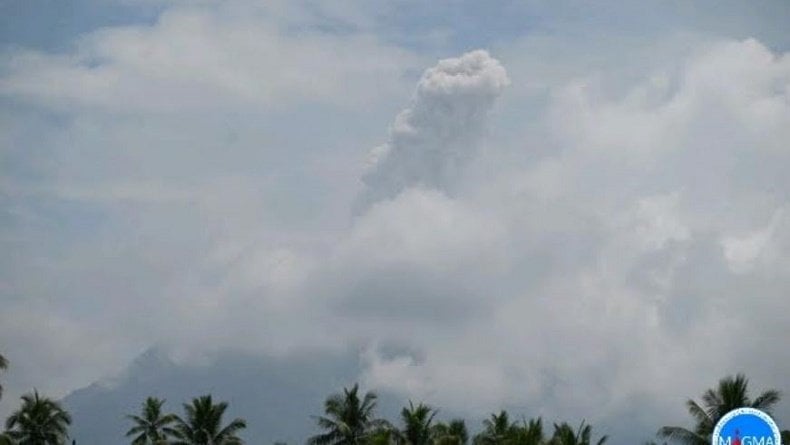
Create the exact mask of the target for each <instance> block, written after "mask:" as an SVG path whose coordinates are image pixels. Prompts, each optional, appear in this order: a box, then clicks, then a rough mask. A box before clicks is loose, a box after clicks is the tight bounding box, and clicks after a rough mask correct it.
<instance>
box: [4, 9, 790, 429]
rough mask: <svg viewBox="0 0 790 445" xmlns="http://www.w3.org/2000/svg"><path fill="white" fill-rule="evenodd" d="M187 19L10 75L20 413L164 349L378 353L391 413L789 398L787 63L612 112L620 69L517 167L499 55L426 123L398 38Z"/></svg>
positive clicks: (473, 65) (743, 63) (741, 66)
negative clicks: (756, 394)
mask: <svg viewBox="0 0 790 445" xmlns="http://www.w3.org/2000/svg"><path fill="white" fill-rule="evenodd" d="M177 11H179V10H177ZM177 11H176V12H171V13H168V14H165V15H163V16H162V17H161V18H160V20H159V21H158V22H157V23H155V24H153V25H150V26H140V27H128V28H123V29H107V30H102V31H101V32H97V33H94V34H91V36H90V37H89V38H86V39H84V40H83V41H82V42H81V43H80V45H78V47H77V48H76V49H75V50H74V51H75V52H74V53H69V54H68V55H52V54H46V53H40V52H33V51H25V52H20V53H18V54H15V55H14V57H11V58H8V59H7V60H6V62H5V63H4V65H3V70H2V77H0V94H2V96H3V98H4V100H6V101H10V102H11V103H13V104H15V107H14V108H13V109H12V110H17V111H14V112H12V111H11V110H9V109H8V108H6V109H5V111H3V116H4V119H3V121H4V123H3V124H2V125H3V128H4V130H5V131H2V134H3V136H2V139H1V140H0V144H2V150H3V156H4V157H5V158H6V159H8V162H9V164H6V165H12V166H13V168H8V169H4V172H3V174H2V183H3V195H2V199H3V201H4V208H5V209H6V211H5V213H4V215H5V216H4V218H5V219H4V223H3V226H2V232H0V236H1V237H2V238H1V239H2V243H3V248H4V250H5V251H6V252H7V255H4V256H3V260H2V261H3V268H2V270H3V275H2V289H1V290H2V293H3V305H4V309H3V311H2V312H0V337H1V338H4V339H12V340H13V341H11V342H9V346H8V353H7V355H8V356H9V358H10V359H11V360H12V363H14V365H15V366H18V367H19V368H18V369H19V371H18V372H16V371H15V372H14V373H12V374H9V382H10V384H9V388H11V390H10V393H9V398H11V397H14V396H15V395H16V394H18V393H20V392H21V391H23V390H24V389H27V387H29V386H32V385H34V384H36V385H41V384H40V383H39V382H41V381H46V382H48V383H47V384H46V385H49V386H48V387H47V388H44V389H46V390H52V391H55V392H58V391H60V392H63V391H66V390H68V389H70V388H73V387H74V386H77V385H79V384H85V383H87V382H89V381H90V380H92V379H95V378H96V377H97V376H98V375H101V374H104V373H112V372H115V371H117V370H118V369H119V368H120V367H121V364H122V363H123V362H124V361H125V360H128V359H129V358H130V357H132V356H133V355H134V354H135V353H136V351H139V350H140V349H143V348H145V347H147V346H148V345H150V344H154V343H159V344H163V345H166V346H168V347H169V348H170V349H171V350H172V351H173V355H174V356H176V358H177V359H179V360H196V359H200V358H201V356H202V355H203V354H205V353H206V352H207V351H213V350H219V349H223V348H228V347H232V348H238V349H244V350H248V351H253V352H256V353H263V354H267V355H299V354H303V353H309V352H310V351H314V350H321V351H330V352H331V351H335V352H340V351H347V350H349V348H350V349H352V350H359V351H362V352H361V357H362V360H363V364H364V366H363V370H362V372H361V374H360V375H359V378H360V380H361V381H362V382H363V383H364V384H365V385H367V386H368V387H371V388H381V389H385V390H389V391H394V392H397V393H399V394H402V395H403V396H405V397H411V398H414V399H427V400H429V401H431V402H432V403H435V404H437V405H440V406H445V407H448V408H450V409H453V410H457V411H459V412H464V410H468V411H469V412H474V413H479V412H484V411H486V410H494V409H496V408H498V407H500V406H503V405H507V406H515V407H522V408H523V409H524V411H525V412H526V413H527V414H529V415H538V414H544V415H546V416H548V417H551V418H565V419H573V418H581V417H586V418H588V419H589V420H591V421H593V422H603V423H604V424H605V425H609V426H610V427H611V428H612V429H613V430H615V431H617V429H618V428H621V429H627V428H631V427H618V426H617V425H618V423H617V422H615V421H614V420H613V419H614V418H615V417H616V416H619V415H623V414H624V413H629V412H630V414H628V415H630V416H632V417H631V419H632V422H631V423H629V425H635V426H634V427H633V428H641V427H644V428H646V429H647V430H648V431H652V429H653V428H654V427H655V426H657V425H655V424H654V422H655V419H656V418H658V419H666V422H670V421H673V420H677V419H679V418H682V415H683V412H682V402H683V399H684V398H685V397H688V396H691V395H695V394H698V393H700V392H701V391H702V389H704V388H706V387H708V386H710V385H712V384H713V382H714V381H715V380H716V379H718V378H719V377H720V376H722V375H725V374H727V373H732V372H736V371H744V372H747V373H748V374H749V376H750V377H752V379H753V381H754V382H757V383H758V386H759V385H764V386H776V387H779V388H784V387H785V385H784V383H786V381H785V379H784V376H786V375H787V374H788V372H790V351H789V350H788V349H787V348H786V347H785V345H784V343H783V342H784V339H785V338H786V337H787V335H788V325H787V322H786V313H787V311H788V309H790V301H789V300H788V298H787V289H788V285H790V266H788V265H789V264H790V262H789V261H790V236H788V233H790V230H789V229H790V219H789V218H790V216H788V212H787V210H786V207H787V202H788V195H790V180H788V176H787V174H786V172H785V170H786V166H787V165H790V152H789V151H788V149H787V143H788V141H790V56H788V55H787V54H783V53H779V52H776V51H772V50H770V49H768V48H766V47H765V46H764V45H763V44H762V43H760V42H759V41H757V40H754V39H747V40H737V41H736V40H732V41H731V40H727V41H717V42H715V44H710V45H701V46H700V47H699V48H698V50H696V51H692V52H690V55H689V56H688V57H687V58H685V59H683V60H680V61H676V62H677V63H675V64H674V65H672V66H667V67H666V70H658V71H656V72H651V73H644V75H643V76H642V77H641V78H640V80H639V81H638V82H637V83H635V84H629V85H626V86H623V87H622V88H619V89H617V90H616V91H614V92H613V91H612V90H611V89H608V88H604V87H603V83H604V81H605V78H606V73H605V72H604V73H601V74H599V75H598V76H590V77H577V78H575V79H574V80H572V81H569V82H566V83H563V84H562V85H560V86H554V85H552V86H548V87H546V88H545V90H543V91H542V94H544V95H545V97H546V102H545V107H543V108H541V109H539V111H538V112H537V113H536V112H531V113H525V116H535V115H539V116H540V117H539V118H537V120H536V121H532V122H525V123H524V124H525V128H535V127H540V128H541V129H542V131H541V133H540V134H537V135H536V134H526V133H525V134H520V135H519V137H517V138H515V140H510V141H506V142H502V143H498V144H496V145H494V144H491V143H490V142H489V141H490V140H492V139H489V132H490V127H489V126H488V124H489V123H490V121H491V119H492V113H496V112H497V110H498V109H497V100H498V98H500V97H507V95H508V91H509V88H513V89H518V88H519V86H520V82H523V81H524V79H521V78H515V77H513V76H512V75H511V76H510V77H509V76H508V73H507V72H506V69H507V62H506V61H504V62H500V61H498V60H497V59H496V58H495V57H494V56H492V55H490V54H489V53H487V52H485V51H480V50H478V51H472V52H468V53H465V54H461V55H459V56H458V57H455V58H448V59H444V60H441V61H439V62H438V63H436V64H435V65H434V66H433V67H431V68H428V69H427V70H426V71H425V72H424V73H423V75H422V76H421V77H420V78H419V79H411V80H414V81H416V82H417V88H416V91H414V92H413V95H412V98H411V100H410V101H404V100H402V95H403V94H404V92H407V91H409V89H410V88H411V86H410V85H408V84H406V81H405V80H404V79H406V80H409V79H410V78H409V74H408V73H409V72H410V71H409V70H411V69H413V68H414V66H416V61H417V60H419V57H416V56H414V55H412V54H409V53H408V52H406V51H403V50H399V49H396V48H394V47H391V46H388V44H386V43H383V42H381V41H379V40H377V39H376V38H374V37H372V36H363V37H358V36H354V35H351V36H344V35H342V34H339V35H338V36H336V37H335V38H336V39H338V41H330V42H326V41H324V40H320V39H311V38H309V37H299V38H298V37H295V36H293V35H289V34H288V33H285V32H284V31H282V30H278V29H275V28H272V29H269V28H266V27H265V23H266V22H256V21H255V20H256V18H255V16H254V15H252V16H250V15H248V14H240V16H243V17H246V18H244V19H240V20H241V23H242V25H245V24H247V25H249V28H244V29H246V30H247V31H248V32H242V31H239V32H230V31H229V30H230V29H231V28H230V27H229V26H230V25H228V23H229V21H230V20H231V18H233V19H239V17H235V16H232V17H228V16H222V18H220V19H217V18H212V17H213V16H206V15H202V14H201V13H199V12H195V11H193V10H191V9H188V8H186V9H184V10H181V12H177ZM250 17H251V18H250ZM245 20H246V21H245ZM250 23H252V24H250ZM261 23H263V25H261ZM245 26H246V25H245ZM233 29H236V28H233ZM261 33H262V34H261ZM268 33H270V34H268ZM271 35H276V36H278V38H279V39H282V41H280V44H281V45H282V47H278V49H272V48H269V47H267V46H266V45H263V46H254V45H252V44H251V42H252V41H254V42H270V41H271V39H269V38H267V37H269V36H271ZM186 36H190V39H191V38H192V37H194V36H203V37H200V38H201V39H202V38H205V39H207V40H206V41H202V40H201V41H199V42H197V43H196V42H195V41H193V40H190V39H187V40H183V39H185V38H186ZM347 39H350V40H348V41H347ZM185 41H188V42H190V44H196V45H197V46H198V49H200V48H203V49H207V50H214V52H211V51H209V52H205V51H195V52H183V51H180V50H179V48H180V47H179V42H182V43H183V42H185ZM349 43H350V44H353V45H356V46H351V47H350V48H351V49H348V52H345V53H341V54H339V55H337V54H334V53H333V51H334V49H335V48H337V47H339V46H340V45H341V44H342V45H346V44H349ZM343 47H344V48H349V47H347V46H343ZM231 48H234V49H236V51H238V52H239V54H237V55H236V56H234V54H233V53H229V52H228V50H229V49H231ZM267 48H268V49H267ZM283 48H285V49H283ZM289 48H290V49H289ZM269 50H271V51H270V52H268V51H269ZM281 51H282V52H281ZM357 53H358V54H357ZM241 54H244V55H245V57H241ZM279 54H285V55H286V56H285V57H288V58H287V60H283V59H276V56H277V55H279ZM367 54H375V55H376V57H377V58H376V59H372V60H371V59H369V58H367V57H366V55H367ZM220 55H221V56H222V57H221V60H220V59H218V57H220ZM307 55H312V57H307ZM330 55H332V56H335V55H337V56H338V57H335V58H333V57H330ZM176 56H177V57H176ZM273 57H274V58H275V59H276V60H279V63H277V64H274V63H269V62H268V60H275V59H272V58H273ZM326 64H329V66H327V65H326ZM259 65H260V66H259ZM206 67H213V68H212V69H210V70H208V69H204V68H206ZM272 67H274V68H272ZM278 67H279V68H278ZM283 67H284V68H283ZM280 68H282V69H280ZM286 68H287V69H286ZM325 69H326V70H328V71H325ZM185 72H191V73H195V75H194V76H189V79H187V80H184V79H182V78H181V77H179V76H182V75H183V74H184V73H185ZM316 72H321V73H323V74H322V75H321V76H318V78H320V79H321V82H320V83H318V84H313V82H312V80H311V79H314V78H315V74H314V73H316ZM259 76H260V77H259ZM305 79H308V80H310V81H305ZM371 79H375V80H371ZM411 80H409V82H411ZM302 81H304V82H302ZM379 87H382V88H383V90H379V89H378V88H379ZM276 101H280V102H278V103H277V105H273V104H274V103H275V102H276ZM333 101H336V102H337V104H339V105H337V107H338V108H337V109H338V110H341V111H338V112H337V113H340V115H339V116H338V115H337V113H335V112H331V111H328V112H326V113H323V111H322V110H329V109H332V108H331V107H332V105H327V104H331V103H333ZM377 101H378V102H377ZM383 103H386V104H387V105H382V104H383ZM397 103H400V104H402V106H403V107H404V108H403V109H402V111H400V112H396V111H395V110H394V108H392V107H393V106H392V105H391V104H397ZM376 104H378V105H377V106H379V107H382V108H380V109H383V110H385V111H387V113H385V112H383V111H379V112H376V113H374V114H375V115H374V116H367V115H368V114H370V113H368V111H367V108H366V107H373V105H376ZM17 107H18V108H17ZM323 107H325V108H323ZM315 109H317V110H318V112H315V111H309V110H315ZM229 110H241V111H236V112H234V111H229ZM283 110H286V111H283ZM507 110H508V111H512V110H513V106H512V104H511V105H509V106H508V108H507ZM14 115H16V116H14ZM283 116H286V117H287V118H286V117H283ZM381 116H384V117H381ZM499 117H502V116H499ZM365 118H367V119H369V120H366V121H364V124H360V125H359V127H360V129H359V132H360V136H358V137H355V136H350V135H349V132H350V133H353V132H354V131H355V129H354V127H355V125H354V124H355V123H356V122H362V120H363V119H365ZM311 119H312V120H311ZM333 119H334V120H333ZM386 119H389V120H390V121H391V125H390V131H389V136H387V135H385V134H384V133H383V130H384V129H385V128H386ZM392 119H394V120H392ZM507 119H509V120H511V121H512V120H518V119H520V117H519V116H515V117H514V116H507ZM524 119H527V118H524ZM278 122H288V125H289V126H288V125H286V126H285V127H280V126H279V125H277V124H278ZM305 122H315V125H309V124H306V123H305ZM371 124H375V125H376V126H377V127H374V130H370V129H369V128H368V127H370V125H371ZM527 124H528V125H527ZM311 132H314V134H312V133H311ZM311 134H312V136H311ZM377 135H378V136H377ZM376 140H378V141H379V142H381V141H384V143H383V145H381V144H378V145H377V144H376V143H375V141H376ZM497 140H499V139H497ZM360 141H364V142H365V143H369V145H367V146H364V147H361V148H359V149H351V148H349V147H353V146H355V145H354V144H357V145H356V146H357V147H358V146H359V144H360ZM22 147H25V148H22ZM371 147H377V148H372V149H371ZM365 150H370V153H369V156H368V160H369V163H368V165H366V166H363V165H362V164H363V162H362V159H363V158H364V155H365V154H364V153H363V151H365ZM529 154H534V155H529ZM75 350H80V351H81V352H80V353H79V354H76V353H75ZM86 369H90V371H89V372H86V371H85V370H86ZM53 370H57V372H56V371H53ZM53 372H56V373H57V376H53V375H52V373H53ZM637 406H639V407H641V409H642V410H643V412H640V413H639V414H634V411H633V410H634V408H635V407H637ZM645 412H646V413H648V414H645ZM306 414H308V413H306ZM781 416H783V417H780V419H785V418H788V416H787V413H786V412H782V413H781Z"/></svg>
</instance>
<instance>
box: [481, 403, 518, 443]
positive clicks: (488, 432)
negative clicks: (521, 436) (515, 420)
mask: <svg viewBox="0 0 790 445" xmlns="http://www.w3.org/2000/svg"><path fill="white" fill-rule="evenodd" d="M516 428H517V425H515V424H511V423H510V416H509V415H508V413H507V411H505V410H502V411H500V412H499V414H491V417H489V418H488V419H486V420H484V421H483V431H482V432H481V433H480V434H478V435H477V436H475V440H474V441H475V444H477V445H503V444H506V443H508V442H509V441H510V440H511V439H512V438H513V435H514V433H515V429H516Z"/></svg>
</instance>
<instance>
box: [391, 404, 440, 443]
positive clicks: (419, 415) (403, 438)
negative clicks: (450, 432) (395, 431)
mask: <svg viewBox="0 0 790 445" xmlns="http://www.w3.org/2000/svg"><path fill="white" fill-rule="evenodd" d="M400 416H401V420H402V421H403V429H402V430H401V431H400V432H399V439H400V442H401V443H402V444H405V445H430V443H431V436H432V434H431V433H432V429H431V426H432V425H431V424H432V423H433V418H434V416H436V410H435V409H433V408H431V407H430V406H428V405H425V404H422V403H420V404H418V405H417V406H414V404H413V403H412V402H411V400H410V401H409V406H408V407H404V408H403V410H401V412H400Z"/></svg>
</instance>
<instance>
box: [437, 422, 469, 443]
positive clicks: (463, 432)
mask: <svg viewBox="0 0 790 445" xmlns="http://www.w3.org/2000/svg"><path fill="white" fill-rule="evenodd" d="M433 438H434V443H435V444H436V445H466V443H467V442H469V432H468V431H467V429H466V422H464V420H463V419H453V420H451V421H450V423H442V422H439V423H437V424H436V425H434V426H433Z"/></svg>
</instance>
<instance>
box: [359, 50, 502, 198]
mask: <svg viewBox="0 0 790 445" xmlns="http://www.w3.org/2000/svg"><path fill="white" fill-rule="evenodd" d="M509 83H510V80H509V79H508V76H507V72H506V71H505V69H504V68H503V67H502V65H500V64H499V61H497V60H496V59H494V58H492V57H491V56H490V55H489V54H488V52H486V51H483V50H477V51H472V52H469V53H466V54H463V55H462V56H460V57H458V58H452V59H444V60H441V61H439V63H438V64H436V66H434V67H433V68H431V69H428V70H427V71H425V73H424V74H423V76H422V78H421V79H420V82H419V84H418V85H417V92H416V93H415V95H414V98H413V100H412V103H411V105H410V106H409V107H408V108H406V109H405V110H403V111H402V112H401V113H400V114H399V115H398V116H397V117H396V118H395V123H394V124H393V125H392V127H391V129H390V140H389V142H387V143H386V144H385V145H382V146H379V147H377V148H376V149H374V150H373V152H372V153H371V166H370V169H371V171H370V172H369V173H367V174H366V175H365V176H364V178H363V181H364V182H365V184H366V185H367V190H366V195H365V196H364V197H363V203H370V202H374V201H377V200H379V199H386V198H392V197H393V196H395V195H397V194H398V193H399V192H400V191H401V190H403V189H404V188H406V187H409V186H415V185H423V186H428V187H435V188H439V189H441V190H444V191H450V189H451V188H452V182H453V180H454V179H455V178H456V177H457V175H458V174H459V171H460V170H462V169H463V167H464V166H465V165H466V163H467V162H468V161H469V159H471V158H472V157H474V155H475V154H476V153H477V152H476V149H477V147H478V143H479V141H480V137H481V136H482V134H483V128H484V126H485V124H486V116H487V114H488V112H489V111H490V109H491V107H492V106H493V104H494V101H495V100H496V98H497V97H498V96H499V95H500V93H501V92H502V90H503V89H504V88H505V87H506V86H507V85H508V84H509Z"/></svg>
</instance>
